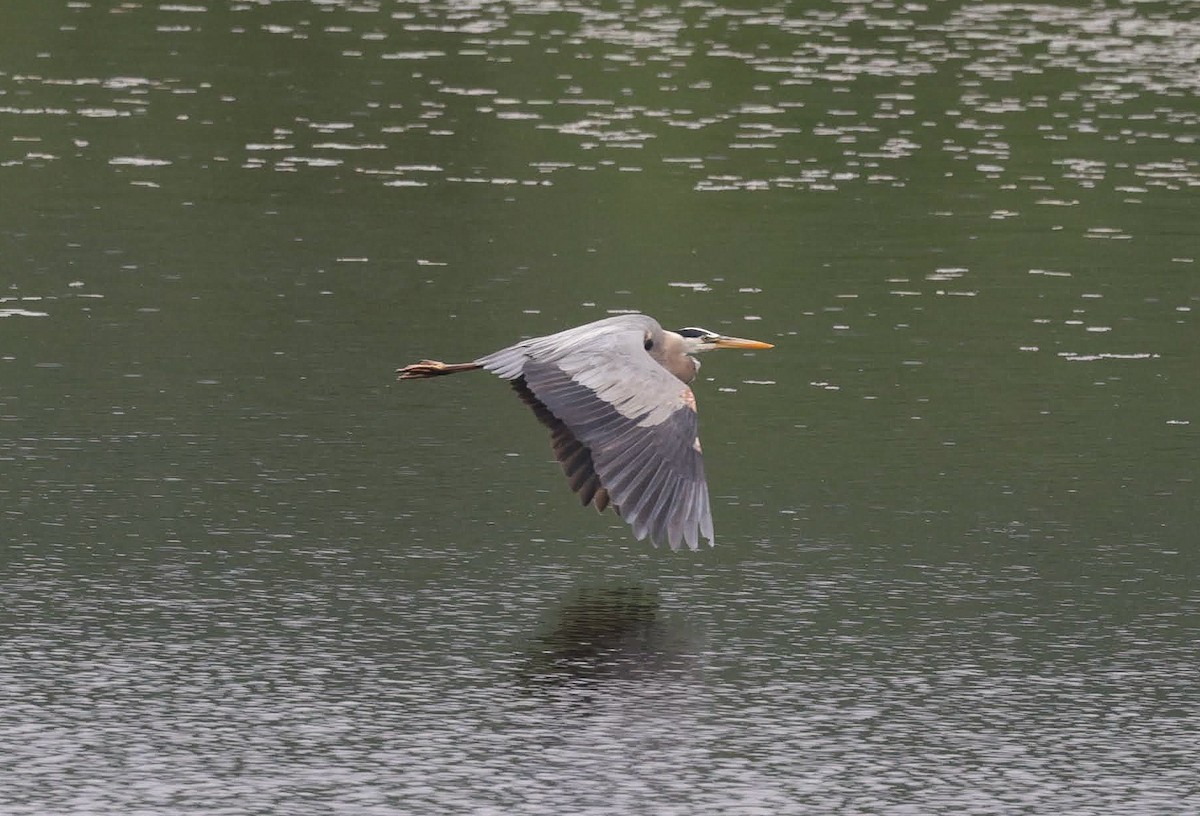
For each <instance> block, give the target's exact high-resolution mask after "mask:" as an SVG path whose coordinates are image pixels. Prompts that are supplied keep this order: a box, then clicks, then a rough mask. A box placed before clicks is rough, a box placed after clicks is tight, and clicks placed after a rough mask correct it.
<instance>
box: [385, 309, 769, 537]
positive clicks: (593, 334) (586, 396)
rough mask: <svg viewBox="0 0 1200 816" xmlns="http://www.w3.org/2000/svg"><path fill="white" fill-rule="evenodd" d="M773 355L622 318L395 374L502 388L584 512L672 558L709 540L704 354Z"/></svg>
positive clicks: (759, 345)
mask: <svg viewBox="0 0 1200 816" xmlns="http://www.w3.org/2000/svg"><path fill="white" fill-rule="evenodd" d="M718 348H731V349H769V348H773V346H772V345H771V344H770V343H763V342H761V341H758V340H744V339H742V338H740V337H727V336H724V335H721V334H719V333H717V332H714V331H709V330H708V329H698V328H686V329H680V330H679V331H677V332H673V331H667V330H666V329H663V328H662V326H660V325H658V322H657V321H656V320H654V318H652V317H648V316H646V315H642V314H622V315H617V316H615V317H608V318H605V319H603V320H597V321H595V322H594V323H587V324H585V325H583V326H577V327H576V328H573V329H567V330H566V331H561V332H558V333H557V334H551V335H547V336H545V337H533V338H530V339H528V340H522V341H521V342H519V343H517V344H516V345H512V346H509V347H508V348H504V349H500V350H499V351H497V352H495V353H493V354H488V355H486V356H484V357H480V358H479V359H477V360H475V361H473V362H470V363H454V364H447V363H442V362H438V361H437V360H422V361H421V362H419V363H414V364H413V365H408V366H405V367H403V368H400V369H397V372H396V373H397V375H398V379H401V380H418V379H425V378H428V377H440V376H443V375H446V374H457V373H459V372H463V371H475V370H478V369H484V370H486V371H490V372H492V373H493V374H495V375H497V376H498V377H502V378H504V379H506V380H508V381H509V382H510V383H511V384H512V387H513V389H514V390H515V391H516V392H517V396H519V397H520V398H521V400H522V401H523V402H524V403H525V404H526V405H528V406H529V407H530V408H531V409H533V413H534V414H535V415H536V416H537V418H538V419H539V420H540V421H541V422H542V424H543V425H545V426H546V427H548V428H549V429H550V436H551V442H552V444H553V446H554V456H555V458H556V459H557V460H558V461H559V463H560V464H561V465H562V469H563V472H564V473H565V474H566V476H567V481H568V482H569V483H570V485H571V490H573V491H574V492H576V493H578V494H579V498H580V500H581V501H582V502H583V504H584V506H585V507H586V506H587V505H589V504H591V505H593V506H595V508H596V509H597V510H599V511H601V512H603V511H604V509H605V508H606V507H609V506H610V505H611V506H612V508H613V509H614V510H615V511H616V512H617V514H618V515H619V516H620V517H621V518H622V519H624V520H625V522H626V523H628V524H629V525H630V527H632V528H633V534H634V536H635V537H636V538H637V539H638V540H639V541H641V540H642V539H645V538H647V537H649V538H650V541H651V543H652V544H655V545H657V544H659V543H662V542H665V543H667V544H669V545H670V547H671V549H673V550H674V549H678V548H679V546H680V545H681V544H683V543H685V542H686V543H687V545H688V547H690V548H691V549H693V550H694V549H697V548H698V547H699V544H700V539H701V537H703V538H706V539H708V542H709V544H710V545H711V544H712V543H713V542H714V539H713V524H712V512H711V509H710V505H709V500H708V483H707V482H706V481H705V479H704V460H703V458H702V455H701V450H700V437H699V436H698V435H697V420H696V397H695V396H694V395H693V394H692V389H691V388H689V387H688V383H690V382H691V381H692V380H694V379H695V378H696V373H697V372H698V371H699V370H700V361H699V360H697V359H696V358H695V357H694V356H692V355H695V354H698V353H699V352H702V351H709V350H710V349H718Z"/></svg>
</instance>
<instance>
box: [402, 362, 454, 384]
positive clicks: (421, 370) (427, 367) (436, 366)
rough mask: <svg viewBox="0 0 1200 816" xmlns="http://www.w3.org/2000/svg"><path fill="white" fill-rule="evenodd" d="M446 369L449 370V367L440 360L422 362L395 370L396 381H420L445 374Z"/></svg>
mask: <svg viewBox="0 0 1200 816" xmlns="http://www.w3.org/2000/svg"><path fill="white" fill-rule="evenodd" d="M446 368H449V366H447V365H446V364H445V363H443V362H441V361H440V360H422V361H421V362H419V363H413V364H412V365H406V366H405V367H404V368H397V369H396V379H398V380H422V379H424V378H426V377H436V376H438V375H439V374H445V373H446V371H445V369H446Z"/></svg>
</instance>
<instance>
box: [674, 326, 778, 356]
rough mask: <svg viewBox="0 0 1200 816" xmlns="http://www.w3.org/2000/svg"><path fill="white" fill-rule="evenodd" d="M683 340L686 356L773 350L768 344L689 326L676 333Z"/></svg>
mask: <svg viewBox="0 0 1200 816" xmlns="http://www.w3.org/2000/svg"><path fill="white" fill-rule="evenodd" d="M676 334H678V335H679V336H680V337H682V338H683V348H684V353H686V354H698V353H699V352H701V351H710V350H712V349H719V348H726V349H769V348H775V347H774V346H773V345H771V344H770V343H764V342H762V341H761V340H746V339H744V338H741V337H729V336H727V335H724V334H719V333H718V332H715V331H709V330H708V329H698V328H696V327H695V326H689V327H688V328H686V329H680V330H679V331H677V332H676Z"/></svg>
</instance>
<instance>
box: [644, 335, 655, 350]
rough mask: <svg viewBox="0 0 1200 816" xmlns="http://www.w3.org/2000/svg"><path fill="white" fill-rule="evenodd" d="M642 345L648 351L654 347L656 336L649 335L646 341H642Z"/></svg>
mask: <svg viewBox="0 0 1200 816" xmlns="http://www.w3.org/2000/svg"><path fill="white" fill-rule="evenodd" d="M642 347H643V348H644V349H646V351H649V350H650V349H652V348H654V338H652V337H650V336H648V335H647V337H646V339H645V341H644V342H643V343H642Z"/></svg>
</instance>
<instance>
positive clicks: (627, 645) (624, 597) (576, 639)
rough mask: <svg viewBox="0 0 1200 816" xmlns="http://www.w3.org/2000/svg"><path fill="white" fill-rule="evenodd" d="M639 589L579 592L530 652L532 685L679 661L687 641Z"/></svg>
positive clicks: (651, 594)
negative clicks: (533, 681) (545, 681)
mask: <svg viewBox="0 0 1200 816" xmlns="http://www.w3.org/2000/svg"><path fill="white" fill-rule="evenodd" d="M659 612H660V605H659V599H658V593H657V592H656V591H655V590H653V589H647V588H644V587H639V586H627V587H595V588H584V589H580V590H577V591H576V592H575V593H574V594H573V595H572V596H571V597H570V598H568V599H567V600H566V601H564V602H563V605H562V606H561V607H560V608H559V609H558V610H557V612H556V613H555V615H554V616H553V618H552V619H551V621H550V622H549V624H548V625H547V628H546V630H545V631H544V632H542V633H541V634H539V635H537V636H535V637H534V638H533V640H532V641H531V643H530V647H529V663H528V665H527V667H526V669H525V671H524V672H523V674H524V675H525V677H526V679H528V680H531V681H532V680H555V679H558V680H563V679H579V678H589V679H601V678H606V677H628V676H633V675H636V674H638V673H640V672H644V671H647V670H654V669H660V668H664V667H665V666H667V665H668V664H671V663H672V662H675V661H677V660H678V659H679V658H680V656H681V652H682V651H683V638H682V637H681V636H680V635H678V634H674V635H673V634H672V628H671V627H670V626H669V625H668V623H667V622H666V621H664V620H663V619H662V618H661V616H660V614H659Z"/></svg>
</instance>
